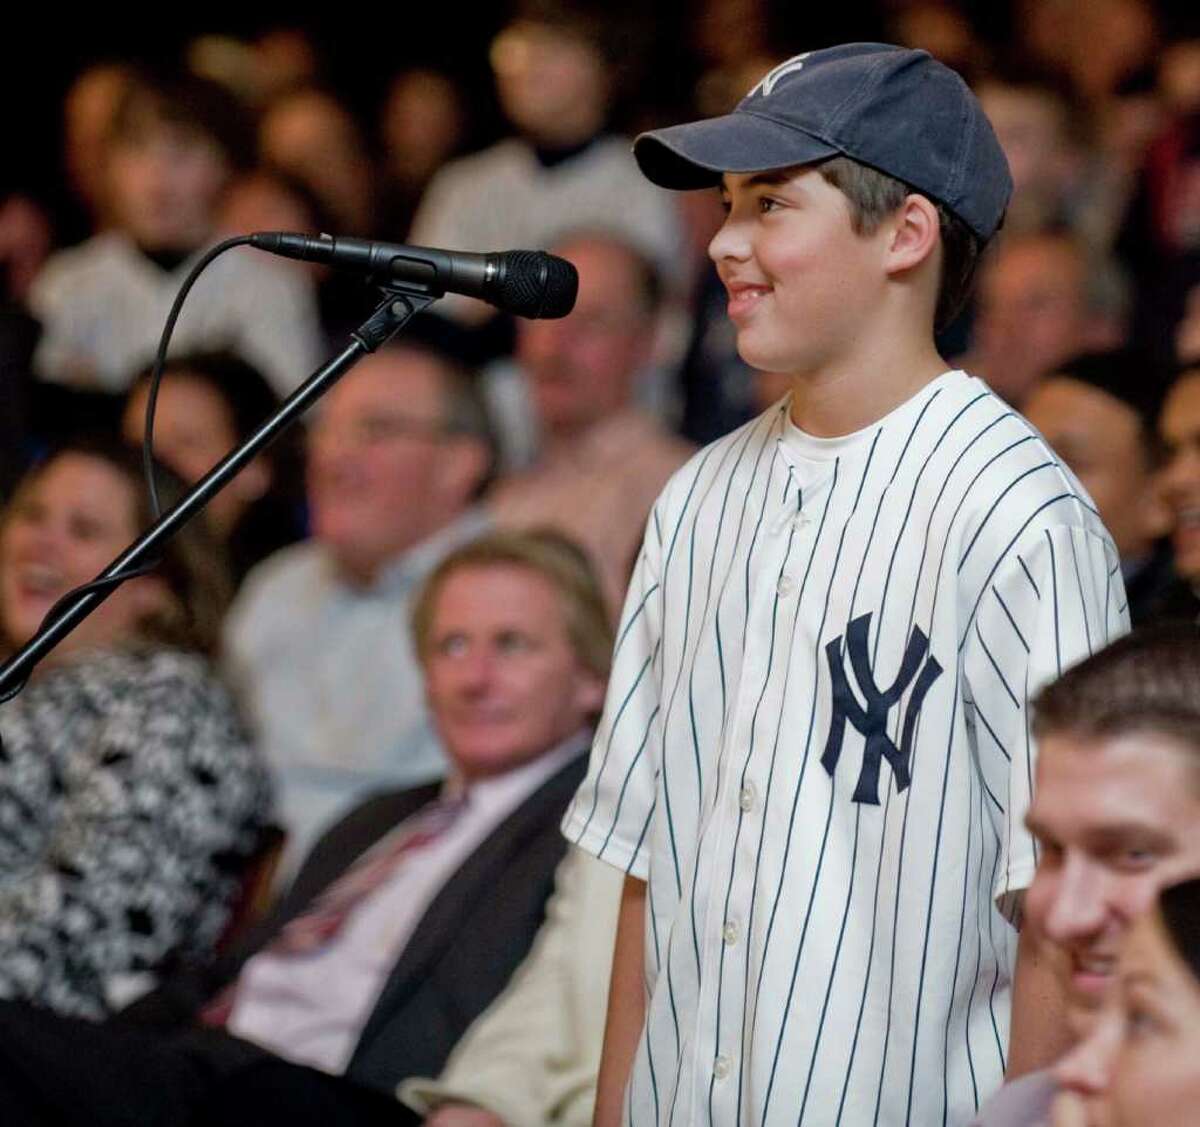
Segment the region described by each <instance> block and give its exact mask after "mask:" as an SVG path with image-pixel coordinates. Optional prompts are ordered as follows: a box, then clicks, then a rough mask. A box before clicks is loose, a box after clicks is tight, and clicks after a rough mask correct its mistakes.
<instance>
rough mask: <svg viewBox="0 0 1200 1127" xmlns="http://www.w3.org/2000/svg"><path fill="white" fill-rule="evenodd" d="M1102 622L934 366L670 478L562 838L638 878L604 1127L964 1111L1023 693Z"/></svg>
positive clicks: (995, 1070)
mask: <svg viewBox="0 0 1200 1127" xmlns="http://www.w3.org/2000/svg"><path fill="white" fill-rule="evenodd" d="M1127 623H1128V616H1127V613H1126V608H1125V599H1124V591H1123V586H1122V583H1121V576H1120V571H1119V566H1118V560H1117V555H1116V551H1115V549H1114V547H1113V545H1112V542H1111V540H1110V539H1109V537H1108V534H1107V533H1106V532H1105V530H1104V528H1103V526H1102V525H1101V523H1100V521H1099V518H1098V517H1097V515H1096V513H1095V511H1094V509H1093V507H1092V505H1091V503H1090V501H1089V499H1088V498H1087V496H1086V494H1085V493H1084V492H1083V490H1082V488H1081V487H1080V486H1079V485H1078V483H1077V482H1076V481H1075V480H1074V478H1073V477H1072V476H1071V475H1070V474H1069V472H1068V471H1067V470H1066V469H1064V468H1063V467H1062V465H1061V464H1060V463H1059V462H1057V461H1056V460H1055V458H1054V456H1053V455H1052V454H1051V453H1050V451H1049V450H1048V448H1047V447H1046V445H1045V443H1044V442H1043V441H1042V439H1041V438H1040V436H1039V435H1038V434H1037V433H1036V432H1035V431H1034V430H1033V429H1032V428H1031V427H1030V426H1029V424H1028V423H1026V422H1025V421H1024V419H1022V418H1021V417H1020V416H1019V415H1017V414H1016V413H1014V412H1013V411H1011V410H1010V409H1009V408H1008V407H1006V406H1005V404H1004V403H1002V402H1001V401H1000V400H999V399H997V398H996V397H995V396H994V395H993V394H992V393H991V392H990V391H988V389H987V388H986V386H985V385H983V384H982V383H980V382H979V381H977V380H974V379H972V378H970V377H968V376H967V375H965V374H964V373H962V372H949V373H946V374H944V375H942V376H941V377H939V378H938V379H937V380H935V381H934V382H933V383H931V384H929V385H928V386H927V387H925V388H924V389H922V391H921V392H920V393H919V394H918V395H917V396H915V397H914V398H913V399H911V400H910V401H909V402H907V403H905V404H904V405H903V406H901V407H899V408H898V409H897V410H895V411H894V412H892V413H891V414H890V415H888V416H887V417H886V418H884V419H883V420H881V421H880V422H878V423H876V424H874V425H872V426H870V427H868V428H866V429H865V430H863V431H860V432H858V433H856V434H853V435H850V436H847V437H845V438H839V439H832V440H819V439H813V438H811V437H809V436H806V435H804V434H802V433H801V432H800V431H798V430H797V429H796V428H795V427H794V426H793V425H792V424H791V422H790V420H789V418H788V414H787V402H786V401H785V402H784V403H782V404H780V405H778V406H777V407H775V408H774V409H772V410H770V411H768V412H767V413H766V414H764V415H762V416H761V417H760V418H758V419H757V420H755V421H754V422H752V423H750V424H748V425H747V426H745V427H743V428H742V429H741V430H738V431H735V432H734V433H733V434H731V435H729V436H727V437H726V438H724V439H721V440H720V441H718V442H716V443H714V444H713V445H711V446H709V447H707V448H706V449H705V450H703V451H701V452H700V453H699V454H698V455H697V456H696V457H695V458H694V459H693V460H692V461H691V462H690V463H689V464H688V465H687V466H685V467H684V468H683V469H682V470H681V471H680V472H679V473H678V474H677V475H676V476H675V477H674V478H673V479H672V481H671V482H670V484H669V485H668V487H667V488H666V490H665V491H664V493H663V494H662V496H661V497H660V499H659V502H658V504H657V505H656V507H655V509H654V512H653V515H652V517H651V521H650V524H649V526H648V528H647V533H646V539H645V545H644V549H643V553H642V555H641V558H640V560H639V562H638V566H637V569H636V574H635V577H634V580H633V584H632V587H631V590H630V593H629V596H628V599H627V603H626V608H625V612H624V615H623V621H622V624H621V627H620V631H619V634H618V642H617V647H616V655H615V662H614V668H613V674H612V679H611V683H610V689H609V696H608V701H607V705H606V710H605V715H604V719H603V722H602V724H601V726H600V729H599V731H598V733H597V738H596V742H595V744H594V748H593V752H592V762H591V767H590V770H589V774H588V778H587V780H586V781H585V783H584V784H583V786H582V788H581V789H580V791H579V793H578V794H577V796H576V798H575V800H574V803H573V805H572V807H571V809H570V810H569V811H568V814H567V817H566V820H565V823H564V829H565V831H566V833H567V836H568V837H570V838H571V839H572V840H574V841H576V842H578V843H579V844H580V845H581V846H583V847H584V848H585V849H587V850H589V851H590V852H592V853H594V854H596V855H597V856H598V857H600V858H602V859H604V860H607V861H609V862H611V863H613V864H614V865H617V866H621V867H623V868H625V869H626V870H628V871H629V872H630V873H632V874H634V875H635V876H638V877H641V878H643V879H647V880H648V882H649V887H648V893H647V896H648V898H647V923H646V936H645V951H646V983H647V990H648V1002H647V1025H646V1030H645V1032H644V1034H643V1037H642V1040H641V1043H640V1046H639V1048H638V1052H637V1056H636V1059H635V1062H634V1067H633V1072H632V1075H631V1078H630V1083H629V1089H628V1094H627V1122H628V1123H630V1124H633V1125H636V1127H643V1125H650V1124H663V1125H666V1124H677V1125H680V1127H683V1125H687V1127H692V1125H698V1124H709V1123H714V1124H735V1123H737V1124H748V1125H749V1124H755V1125H757V1124H769V1125H776V1124H797V1123H799V1124H809V1125H823V1124H835V1123H841V1124H847V1125H851V1127H861V1125H865V1124H876V1123H878V1124H915V1125H920V1127H926V1125H930V1124H943V1123H949V1124H964V1123H966V1122H968V1121H969V1120H970V1119H971V1117H972V1116H973V1114H974V1112H975V1109H976V1108H977V1107H978V1105H979V1103H980V1101H981V1100H982V1099H984V1098H985V1097H986V1096H988V1095H989V1094H990V1093H991V1092H992V1091H993V1090H994V1089H995V1088H996V1087H998V1086H999V1084H1000V1082H1001V1078H1002V1075H1003V1071H1004V1058H1005V1052H1006V1049H1007V1044H1008V1018H1009V993H1010V985H1011V980H1012V970H1013V962H1014V957H1015V949H1016V931H1015V929H1014V927H1013V926H1012V924H1011V923H1010V922H1009V918H1008V917H1010V916H1011V914H1012V911H1013V908H1014V900H1015V896H1016V894H1018V893H1019V892H1020V891H1021V890H1023V889H1024V888H1025V887H1026V886H1027V885H1028V883H1029V881H1030V879H1031V877H1032V875H1033V869H1034V865H1035V847H1034V843H1033V841H1032V840H1031V838H1030V837H1029V835H1028V834H1027V832H1026V831H1025V829H1024V826H1023V821H1022V819H1023V817H1024V813H1025V810H1026V807H1027V805H1028V802H1029V795H1030V789H1031V786H1032V779H1033V765H1034V749H1033V746H1032V744H1031V742H1030V737H1029V732H1028V725H1027V716H1026V701H1027V699H1028V698H1029V696H1030V695H1031V693H1033V692H1034V691H1035V689H1036V688H1037V686H1038V685H1039V684H1040V683H1042V682H1043V681H1044V680H1046V679H1048V678H1049V677H1052V676H1054V675H1055V674H1057V673H1058V672H1059V671H1060V670H1061V669H1062V668H1063V667H1064V666H1066V665H1067V664H1069V663H1071V662H1073V661H1075V660H1077V659H1079V658H1081V657H1082V656H1084V655H1086V654H1087V653H1088V652H1089V651H1091V650H1093V649H1096V648H1098V647H1100V646H1101V645H1103V644H1104V643H1105V641H1107V640H1108V639H1109V638H1111V637H1112V636H1114V635H1115V634H1117V633H1120V632H1122V631H1124V630H1125V629H1126V628H1127Z"/></svg>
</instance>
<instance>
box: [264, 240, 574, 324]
mask: <svg viewBox="0 0 1200 1127" xmlns="http://www.w3.org/2000/svg"><path fill="white" fill-rule="evenodd" d="M250 245H251V246H254V247H257V248H258V249H259V250H265V251H269V252H270V253H271V254H279V255H282V256H283V257H284V258H299V259H302V260H304V261H305V262H323V263H327V264H329V265H330V266H340V267H344V268H346V269H350V270H362V271H365V272H366V273H368V274H382V275H384V276H385V277H388V278H393V279H395V280H396V281H397V282H403V283H404V284H405V285H407V286H412V287H414V288H416V289H418V290H420V291H421V292H422V293H425V294H428V295H430V296H431V297H441V296H442V294H445V293H457V294H465V295H466V296H467V297H475V298H479V299H481V300H483V301H486V302H488V304H490V305H494V306H496V307H497V308H498V309H503V310H504V311H505V312H506V313H515V314H516V315H517V316H518V317H565V316H566V315H567V314H568V313H570V312H571V310H572V308H573V307H574V305H575V294H576V291H577V290H578V289H579V274H578V272H577V271H576V270H575V267H574V266H573V265H572V264H571V263H570V262H568V261H567V260H566V259H565V258H559V257H557V256H556V255H553V254H547V253H546V252H545V251H540V250H505V251H496V252H494V253H490V254H479V253H477V252H474V251H465V250H433V249H431V248H429V247H412V246H403V245H400V244H396V243H377V242H372V241H371V240H369V239H350V238H344V237H342V236H341V235H338V236H334V235H319V236H316V237H314V236H312V235H300V234H295V233H292V232H289V231H259V232H257V233H256V234H253V235H251V236H250Z"/></svg>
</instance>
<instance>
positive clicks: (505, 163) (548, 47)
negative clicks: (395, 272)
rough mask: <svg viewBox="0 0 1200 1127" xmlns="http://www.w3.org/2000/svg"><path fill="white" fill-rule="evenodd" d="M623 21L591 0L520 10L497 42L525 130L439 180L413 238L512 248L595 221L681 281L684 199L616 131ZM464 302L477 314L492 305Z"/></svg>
mask: <svg viewBox="0 0 1200 1127" xmlns="http://www.w3.org/2000/svg"><path fill="white" fill-rule="evenodd" d="M621 29H622V25H621V21H620V20H617V19H615V18H608V17H607V16H606V14H605V13H604V12H603V11H602V9H601V8H600V7H598V6H596V5H594V4H589V3H588V2H587V0H562V2H559V0H527V2H525V3H523V4H522V5H520V6H519V9H518V14H517V16H516V18H515V19H514V20H513V21H512V22H511V23H510V24H509V25H508V26H507V27H506V28H505V29H504V30H503V31H501V33H500V34H499V35H498V36H497V37H496V40H495V42H494V43H493V44H492V49H491V63H492V69H493V71H494V72H495V76H496V89H497V93H498V95H499V98H500V104H501V106H502V108H503V110H504V113H505V115H506V117H507V118H508V120H509V121H510V122H511V123H512V125H513V127H514V128H515V129H516V131H517V135H516V136H514V137H510V138H507V139H506V140H503V141H500V142H499V143H497V144H496V145H493V146H492V147H491V148H488V149H485V150H483V152H480V153H476V154H475V155H473V156H468V157H463V158H461V159H460V160H456V161H451V162H450V163H449V164H448V165H446V166H445V167H444V168H443V169H442V170H441V171H440V172H438V173H437V174H436V175H435V176H434V177H433V180H432V181H431V182H430V184H429V190H428V191H427V192H426V194H425V198H424V199H423V200H422V202H421V206H420V208H419V209H418V211H417V215H416V219H415V220H414V222H413V229H412V242H415V243H419V244H422V245H425V246H446V247H456V248H459V249H464V250H479V251H485V250H503V249H506V248H508V247H522V246H530V247H537V246H545V245H547V244H548V243H549V242H551V241H552V240H554V239H555V238H558V237H560V236H561V235H563V234H564V233H565V232H567V231H571V230H575V229H578V228H582V227H588V228H592V227H595V228H600V229H604V230H611V231H614V232H617V233H619V234H621V235H624V236H625V237H626V238H627V239H628V240H629V241H630V242H632V243H633V244H634V245H635V246H636V247H638V249H639V250H641V251H642V252H643V253H645V254H647V255H649V256H650V257H651V258H652V259H653V260H654V262H655V264H656V265H657V266H658V268H659V270H660V271H662V272H663V273H664V275H665V277H666V278H667V279H668V280H669V281H670V282H671V283H672V284H678V283H679V282H680V281H681V280H682V273H681V271H682V268H683V263H682V261H681V251H682V246H681V234H680V229H679V221H678V218H677V216H676V213H675V211H674V209H673V204H672V202H671V201H670V199H669V198H668V197H667V195H666V194H665V193H663V192H660V191H658V190H657V189H655V188H654V187H653V186H652V185H651V184H649V183H648V182H647V181H646V180H645V178H644V177H643V176H642V175H641V173H640V172H639V171H638V169H637V166H636V165H635V164H634V161H633V155H632V153H631V151H630V145H629V141H628V140H627V139H626V138H624V137H618V136H615V135H614V134H612V133H609V132H608V118H609V113H610V110H611V107H612V100H613V97H614V94H615V88H614V84H615V74H616V67H617V63H618V62H619V60H620V54H621V51H622V50H623V49H624V48H625V44H624V43H623V41H622V38H621V34H620V33H621ZM462 300H463V301H464V302H465V301H467V300H468V299H462ZM458 309H459V311H460V312H462V314H463V316H466V317H470V318H472V319H475V320H479V319H481V317H482V316H483V315H484V313H485V312H486V311H485V310H483V309H482V308H480V307H478V306H477V304H476V305H475V306H466V305H463V304H459V305H458Z"/></svg>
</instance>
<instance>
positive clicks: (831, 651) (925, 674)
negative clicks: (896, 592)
mask: <svg viewBox="0 0 1200 1127" xmlns="http://www.w3.org/2000/svg"><path fill="white" fill-rule="evenodd" d="M870 629H871V616H870V615H869V614H864V615H862V616H861V617H860V618H856V619H854V621H853V622H851V623H850V626H849V627H848V628H847V630H846V651H847V654H848V655H849V657H850V668H851V669H852V670H853V671H854V679H855V680H856V681H857V682H858V688H859V692H861V693H862V695H863V699H864V701H865V702H866V706H867V707H866V708H863V707H862V705H860V704H859V703H858V700H857V698H856V697H855V696H854V692H853V690H852V689H851V688H850V682H849V678H847V676H846V671H845V668H844V667H843V657H842V639H841V638H834V639H833V641H832V642H829V643H828V644H827V645H826V647H825V656H826V658H827V659H828V660H829V672H830V675H831V677H832V678H833V718H832V720H831V721H830V726H829V738H828V739H827V740H826V741H825V754H824V755H822V756H821V766H822V767H824V768H825V770H826V771H827V772H828V773H829V775H830V776H831V777H832V775H833V772H834V769H835V768H836V767H837V765H838V760H839V759H840V758H841V755H842V740H843V739H844V738H845V735H846V724H847V723H850V724H852V725H853V726H854V727H855V728H857V729H858V731H859V732H861V733H862V735H863V736H865V737H866V746H865V747H864V748H863V762H862V771H861V773H860V774H859V776H858V786H857V787H855V789H854V795H853V797H852V798H851V801H852V802H859V803H866V804H867V805H870V806H878V805H879V768H880V766H881V763H882V761H883V760H884V759H886V760H887V761H888V763H889V764H891V768H892V774H893V775H894V777H895V780H896V791H897V792H900V791H903V790H905V789H906V788H907V787H908V784H909V782H910V781H911V775H910V774H909V770H910V768H909V764H910V762H911V758H912V745H913V737H914V736H915V734H916V729H917V718H918V717H919V716H920V715H921V705H922V704H924V703H925V694H926V693H928V692H929V690H930V688H931V686H932V685H933V683H934V681H936V680H937V679H938V677H939V676H941V672H942V667H941V665H940V664H939V663H938V660H937V659H936V658H935V657H934V656H933V654H931V653H930V652H929V639H928V638H927V637H926V636H925V634H924V632H923V631H922V630H921V628H920V627H919V626H914V627H913V629H912V635H911V636H910V637H909V639H908V647H907V648H906V649H905V651H904V657H903V659H902V660H901V662H900V672H899V673H898V674H897V675H896V680H895V681H894V682H892V684H891V685H890V686H889V687H888V688H886V689H881V688H880V687H879V685H878V683H877V682H876V680H875V673H874V671H873V670H872V669H871V659H870V656H869V654H868V649H869V647H868V645H867V635H868V633H869V631H870ZM910 685H911V686H912V693H911V695H910V696H909V698H908V706H907V707H906V708H905V710H904V717H903V720H902V721H901V724H900V729H901V736H900V746H899V747H897V746H896V744H895V742H894V741H893V740H892V739H891V738H890V737H889V736H888V734H887V721H888V713H889V712H891V710H892V708H893V707H895V706H896V705H897V704H899V703H900V698H901V697H902V696H903V695H904V693H905V692H906V691H907V690H908V688H909V686H910Z"/></svg>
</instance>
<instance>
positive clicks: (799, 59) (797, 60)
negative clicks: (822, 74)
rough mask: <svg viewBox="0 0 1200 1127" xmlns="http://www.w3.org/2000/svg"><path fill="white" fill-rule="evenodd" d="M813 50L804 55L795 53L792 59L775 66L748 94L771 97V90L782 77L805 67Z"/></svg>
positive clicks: (748, 95)
mask: <svg viewBox="0 0 1200 1127" xmlns="http://www.w3.org/2000/svg"><path fill="white" fill-rule="evenodd" d="M811 54H812V52H811V51H805V52H804V54H803V55H793V56H792V57H791V58H790V59H787V60H786V61H784V62H782V63H780V64H779V66H777V67H773V68H772V69H771V70H770V71H768V72H767V74H765V75H763V77H762V78H761V79H760V80H759V81H758V82H757V83H756V84H755V85H754V87H753V88H752V89H751V90H750V93H749V94H747V95H746V97H747V98H749V97H750V96H751V95H752V94H761V95H762V96H763V97H764V98H767V97H770V95H771V91H772V90H774V89H775V86H776V84H777V83H778V82H779V80H780V79H781V78H786V77H787V76H788V75H789V74H794V73H795V72H796V71H798V70H803V69H804V60H805V59H807V58H808V56H809V55H811Z"/></svg>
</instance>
